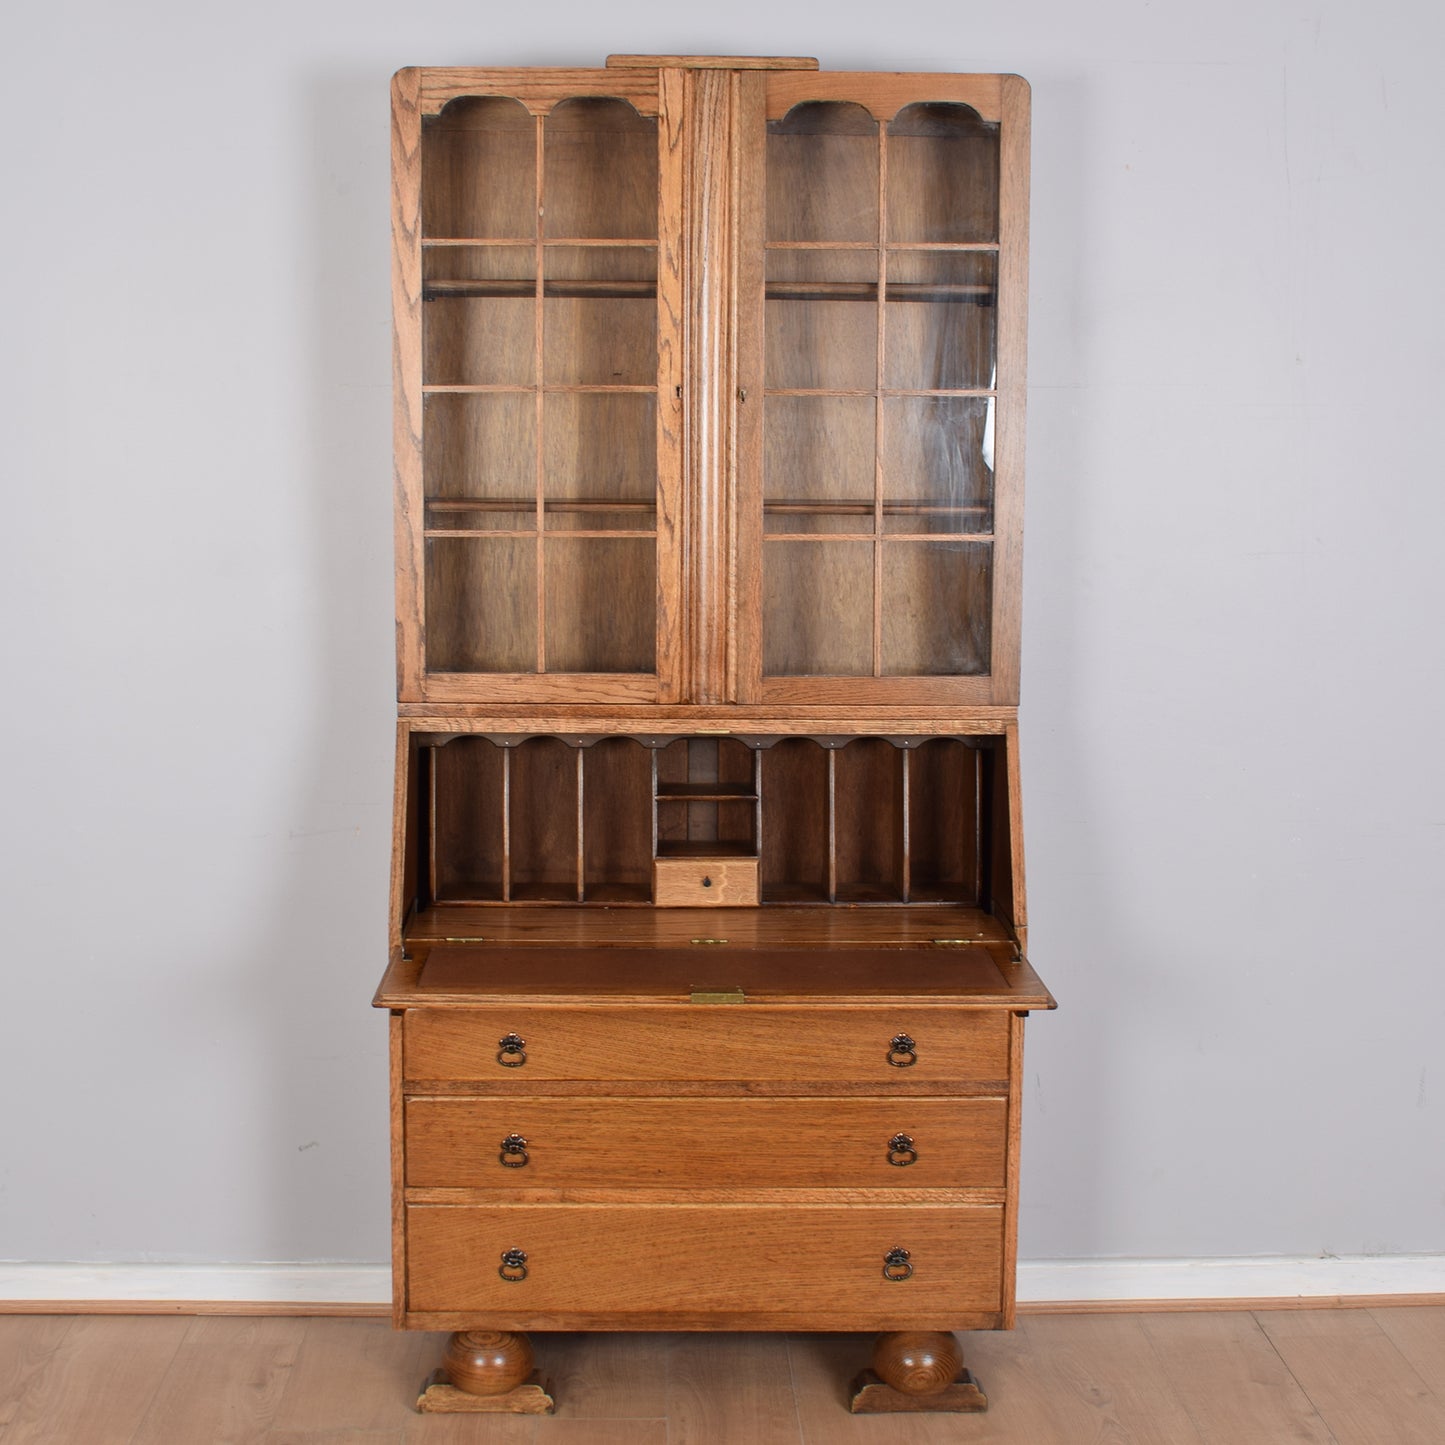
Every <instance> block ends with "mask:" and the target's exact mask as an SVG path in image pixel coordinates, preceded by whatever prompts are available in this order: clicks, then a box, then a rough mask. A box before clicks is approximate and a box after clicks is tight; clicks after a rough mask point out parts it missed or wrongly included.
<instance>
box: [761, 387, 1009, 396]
mask: <svg viewBox="0 0 1445 1445" xmlns="http://www.w3.org/2000/svg"><path fill="white" fill-rule="evenodd" d="M879 390H881V392H882V395H884V396H996V395H997V392H995V391H994V389H993V388H992V387H991V386H957V387H951V388H943V387H903V386H885V387H882V388H880V389H879ZM879 390H875V389H874V388H873V387H868V388H866V389H865V388H863V387H830V386H770V387H768V389H767V395H768V396H877V395H878V394H879Z"/></svg>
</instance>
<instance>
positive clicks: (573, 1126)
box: [406, 1095, 1007, 1189]
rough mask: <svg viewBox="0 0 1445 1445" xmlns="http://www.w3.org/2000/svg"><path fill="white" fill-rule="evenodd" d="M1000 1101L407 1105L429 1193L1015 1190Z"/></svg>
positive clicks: (415, 1172) (409, 1163)
mask: <svg viewBox="0 0 1445 1445" xmlns="http://www.w3.org/2000/svg"><path fill="white" fill-rule="evenodd" d="M1006 1115H1007V1105H1006V1103H1005V1101H1004V1100H1003V1099H1001V1098H998V1099H948V1098H920V1097H918V1096H914V1097H911V1098H898V1099H868V1098H861V1099H860V1098H842V1099H754V1098H724V1099H718V1098H701V1099H698V1098H680V1099H679V1098H673V1099H652V1098H638V1099H625V1100H617V1099H568V1098H557V1097H550V1098H528V1097H526V1096H518V1095H503V1096H500V1097H490V1098H482V1099H478V1098H437V1097H429V1098H411V1099H408V1100H407V1102H406V1182H407V1184H408V1185H409V1186H411V1187H412V1188H420V1189H518V1188H523V1189H533V1188H537V1189H547V1188H572V1187H577V1188H600V1189H614V1188H622V1189H626V1188H642V1189H654V1188H659V1189H660V1188H666V1189H678V1188H689V1187H690V1188H695V1189H748V1188H752V1189H802V1188H833V1187H843V1188H849V1187H851V1188H868V1189H889V1188H892V1189H1001V1188H1002V1187H1003V1183H1004V1149H1005V1119H1006Z"/></svg>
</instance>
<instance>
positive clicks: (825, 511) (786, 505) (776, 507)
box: [429, 497, 993, 537]
mask: <svg viewBox="0 0 1445 1445" xmlns="http://www.w3.org/2000/svg"><path fill="white" fill-rule="evenodd" d="M429 505H430V504H429ZM457 510H467V511H471V510H474V509H473V508H471V507H469V506H468V507H460V506H459V507H458V508H457ZM475 510H480V508H476V509H475ZM496 510H497V511H499V512H506V511H515V510H516V507H515V506H511V505H503V504H500V503H499V504H498V505H497V507H496ZM598 510H599V511H609V512H610V511H612V510H614V509H613V508H612V506H610V505H607V504H599V506H598ZM992 510H993V509H992V508H991V507H989V506H986V505H963V504H959V505H954V504H953V503H951V502H890V501H888V500H887V499H886V498H885V500H884V502H883V514H884V516H890V517H931V516H949V517H951V516H959V515H968V514H973V515H978V516H987V515H988V513H989V512H990V511H992ZM763 511H764V512H778V513H781V514H784V515H793V514H798V515H813V514H816V515H819V516H830V517H831V516H845V517H846V516H858V517H866V516H871V515H872V513H873V504H872V503H871V502H862V501H853V500H851V499H849V498H846V497H839V498H837V499H835V500H834V499H827V498H824V499H822V500H819V501H807V502H794V501H786V500H783V499H781V498H779V499H778V500H776V501H773V500H769V501H765V502H764V503H763ZM783 535H786V536H789V537H791V536H795V535H798V534H796V533H792V532H789V533H785V534H783ZM803 535H806V534H803ZM936 535H938V536H943V537H947V536H949V535H950V534H949V533H947V532H941V533H937V534H936Z"/></svg>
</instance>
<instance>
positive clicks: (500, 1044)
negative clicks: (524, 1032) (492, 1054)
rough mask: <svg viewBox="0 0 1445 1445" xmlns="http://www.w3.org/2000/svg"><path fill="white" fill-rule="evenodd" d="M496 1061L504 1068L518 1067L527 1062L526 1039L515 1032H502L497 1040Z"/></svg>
mask: <svg viewBox="0 0 1445 1445" xmlns="http://www.w3.org/2000/svg"><path fill="white" fill-rule="evenodd" d="M497 1062H498V1063H499V1064H500V1065H501V1066H502V1067H503V1068H504V1069H520V1068H521V1067H522V1065H523V1064H525V1063H526V1062H527V1041H526V1039H523V1038H519V1037H518V1036H517V1035H516V1034H503V1035H502V1037H501V1038H500V1039H498V1040H497Z"/></svg>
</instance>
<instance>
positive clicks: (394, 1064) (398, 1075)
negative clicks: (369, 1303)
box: [387, 1013, 406, 1329]
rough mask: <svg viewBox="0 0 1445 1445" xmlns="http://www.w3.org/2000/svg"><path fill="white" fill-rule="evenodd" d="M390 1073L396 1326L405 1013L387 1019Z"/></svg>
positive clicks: (402, 1280)
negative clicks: (403, 1017)
mask: <svg viewBox="0 0 1445 1445" xmlns="http://www.w3.org/2000/svg"><path fill="white" fill-rule="evenodd" d="M387 1028H388V1035H387V1043H388V1054H389V1062H390V1067H389V1073H388V1095H389V1104H390V1108H389V1125H390V1129H391V1318H392V1324H393V1325H394V1326H395V1327H396V1328H398V1329H399V1328H400V1327H401V1321H402V1319H403V1317H404V1316H405V1314H406V1200H405V1192H406V1105H405V1098H404V1095H403V1093H402V1083H403V1080H404V1079H405V1077H406V1066H405V1062H404V1054H403V1049H404V1047H405V1040H406V1035H405V1031H404V1029H403V1026H402V1015H401V1014H400V1013H393V1014H392V1015H391V1017H390V1018H389V1019H388V1021H387Z"/></svg>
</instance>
